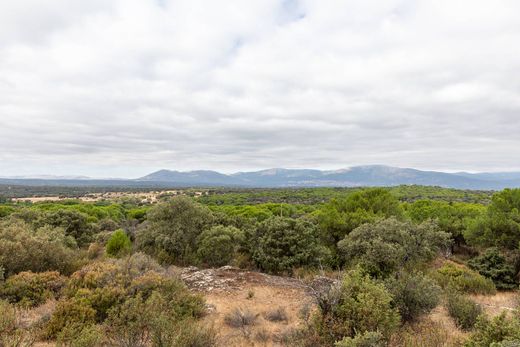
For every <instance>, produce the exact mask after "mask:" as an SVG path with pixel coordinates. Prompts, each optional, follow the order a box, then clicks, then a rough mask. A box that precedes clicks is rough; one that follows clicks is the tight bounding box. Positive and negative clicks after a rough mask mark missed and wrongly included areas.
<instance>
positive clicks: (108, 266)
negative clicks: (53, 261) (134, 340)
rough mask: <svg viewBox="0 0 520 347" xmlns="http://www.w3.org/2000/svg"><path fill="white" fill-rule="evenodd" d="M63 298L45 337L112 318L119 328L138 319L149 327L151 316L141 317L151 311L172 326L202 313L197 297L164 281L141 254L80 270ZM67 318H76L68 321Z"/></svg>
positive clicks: (172, 281)
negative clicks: (171, 320) (163, 316)
mask: <svg viewBox="0 0 520 347" xmlns="http://www.w3.org/2000/svg"><path fill="white" fill-rule="evenodd" d="M156 270H157V271H156ZM158 271H160V272H158ZM63 293H64V295H63V298H62V299H61V300H60V302H59V303H58V308H57V309H56V311H55V312H54V314H53V315H52V317H51V320H50V322H49V324H48V327H47V336H50V337H54V336H56V335H57V334H58V333H60V332H61V331H62V330H63V329H66V328H67V325H68V322H69V321H70V323H74V324H77V325H78V326H79V327H82V326H87V325H89V324H90V325H91V324H101V323H104V322H105V321H106V320H107V319H112V320H113V321H116V320H115V319H116V318H117V321H118V322H120V325H119V327H122V328H124V327H129V326H134V327H135V324H137V323H136V322H139V319H142V320H143V323H142V324H149V322H148V321H150V320H151V317H152V316H153V315H151V314H147V313H146V312H148V311H149V310H151V309H152V308H153V310H154V311H153V312H155V313H158V312H167V314H168V315H169V316H170V317H172V318H175V319H177V320H180V319H186V318H198V317H200V316H201V315H202V313H203V312H204V301H203V300H202V298H201V297H200V296H198V295H193V294H191V293H190V292H189V291H188V289H187V288H186V287H185V286H184V284H183V283H182V282H181V281H180V280H179V279H176V278H174V277H171V276H169V275H166V273H164V271H162V269H161V268H160V267H159V266H158V264H157V263H156V262H154V261H153V260H151V259H150V258H149V257H148V256H145V255H143V254H141V253H137V254H134V255H132V256H131V257H128V258H124V259H117V260H116V259H109V260H107V261H105V262H97V263H92V264H89V265H87V266H85V267H84V268H82V269H81V270H79V271H77V272H75V273H74V274H72V276H71V278H70V280H69V283H68V284H67V287H66V288H65V289H64V291H63ZM151 298H155V301H154V302H152V301H150V300H151ZM158 298H160V303H157V300H158ZM152 304H153V305H152ZM136 307H137V308H136ZM132 310H133V311H132ZM129 312H130V313H129ZM131 312H133V313H131ZM71 314H72V315H75V316H77V318H71V317H69V315H71ZM132 314H133V316H132ZM110 317H112V318H110ZM87 318H88V319H87ZM132 324H134V325H132ZM147 326H148V325H147ZM74 328H75V329H77V327H74ZM134 330H136V331H135V333H138V331H137V329H134ZM132 333H134V332H132ZM118 336H120V335H118Z"/></svg>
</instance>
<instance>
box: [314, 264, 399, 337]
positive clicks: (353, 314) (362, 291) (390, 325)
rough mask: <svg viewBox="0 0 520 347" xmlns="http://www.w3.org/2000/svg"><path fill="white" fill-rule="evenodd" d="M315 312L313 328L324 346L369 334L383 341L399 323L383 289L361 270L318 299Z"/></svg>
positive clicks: (347, 275)
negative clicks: (317, 310) (373, 333)
mask: <svg viewBox="0 0 520 347" xmlns="http://www.w3.org/2000/svg"><path fill="white" fill-rule="evenodd" d="M318 308H319V312H318V313H317V315H316V316H315V317H314V323H313V324H314V327H315V329H317V332H318V334H319V335H320V336H321V337H322V339H323V343H324V344H326V345H330V344H333V343H334V342H336V341H341V340H342V339H344V338H346V337H352V338H353V337H355V336H356V334H364V333H365V332H370V331H378V332H380V333H381V334H382V336H383V337H384V339H385V340H386V339H388V338H389V337H390V335H391V334H392V333H393V332H394V331H395V330H396V329H397V327H398V326H399V321H400V319H399V318H400V317H399V313H398V311H397V309H395V308H393V307H392V296H391V295H390V294H389V293H388V291H387V290H386V288H385V287H384V285H383V284H381V283H377V282H375V281H374V280H372V279H371V278H370V277H369V276H367V275H364V274H363V273H362V272H361V271H360V270H355V271H350V272H348V273H347V274H346V275H345V277H344V278H343V281H342V282H341V284H340V285H339V286H333V287H332V288H331V289H330V290H329V292H328V293H327V294H326V295H325V296H321V297H319V300H318Z"/></svg>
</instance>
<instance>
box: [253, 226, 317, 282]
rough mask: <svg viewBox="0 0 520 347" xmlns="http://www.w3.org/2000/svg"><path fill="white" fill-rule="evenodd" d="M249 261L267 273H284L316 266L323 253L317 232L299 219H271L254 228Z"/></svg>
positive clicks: (314, 227) (313, 227)
mask: <svg viewBox="0 0 520 347" xmlns="http://www.w3.org/2000/svg"><path fill="white" fill-rule="evenodd" d="M250 248H251V254H252V258H253V260H254V261H255V262H256V264H257V265H258V267H259V268H261V269H262V270H265V271H268V272H275V273H280V272H287V271H290V270H292V269H293V268H295V267H298V266H313V265H317V263H318V262H319V261H320V258H321V257H324V256H327V254H326V253H327V252H326V250H324V249H323V247H320V246H319V243H318V237H317V228H316V226H315V225H314V224H312V223H311V222H308V221H305V220H303V219H292V218H284V217H272V218H269V219H267V220H265V221H263V222H262V223H260V224H259V225H258V227H257V228H256V230H255V232H254V235H252V237H251V239H250Z"/></svg>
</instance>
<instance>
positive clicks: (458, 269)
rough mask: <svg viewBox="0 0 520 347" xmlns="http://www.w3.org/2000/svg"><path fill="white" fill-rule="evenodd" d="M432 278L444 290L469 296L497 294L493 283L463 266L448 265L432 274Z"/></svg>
mask: <svg viewBox="0 0 520 347" xmlns="http://www.w3.org/2000/svg"><path fill="white" fill-rule="evenodd" d="M431 276H432V277H433V278H434V279H435V280H436V281H437V283H438V284H439V285H440V286H441V287H442V288H454V289H456V290H457V291H460V292H463V293H469V294H495V293H496V288H495V284H494V283H493V281H491V280H490V279H488V278H486V277H484V276H482V275H481V274H479V273H478V272H476V271H473V270H470V269H467V268H465V267H463V266H459V265H455V264H452V263H446V264H444V265H443V266H442V267H441V268H439V269H437V270H436V271H434V272H432V273H431Z"/></svg>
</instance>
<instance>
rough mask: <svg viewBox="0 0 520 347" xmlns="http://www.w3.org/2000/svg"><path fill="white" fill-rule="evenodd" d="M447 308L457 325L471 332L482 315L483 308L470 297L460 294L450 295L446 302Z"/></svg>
mask: <svg viewBox="0 0 520 347" xmlns="http://www.w3.org/2000/svg"><path fill="white" fill-rule="evenodd" d="M446 308H447V309H448V313H449V315H450V316H451V317H452V318H453V320H454V321H455V324H456V325H457V326H458V327H459V328H461V329H463V330H470V329H471V328H473V326H474V325H475V323H476V322H477V318H478V317H479V316H480V315H481V314H482V307H480V305H478V304H476V303H475V302H473V301H472V300H471V299H469V298H468V297H465V296H463V295H461V294H458V293H452V294H449V295H448V297H447V300H446Z"/></svg>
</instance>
